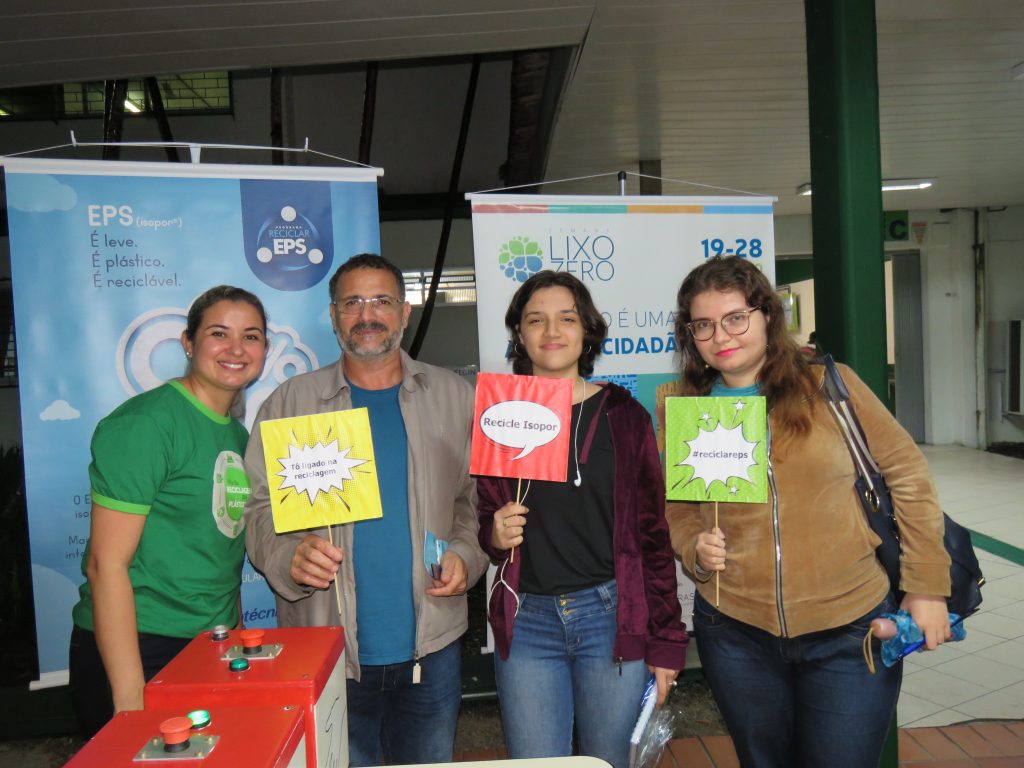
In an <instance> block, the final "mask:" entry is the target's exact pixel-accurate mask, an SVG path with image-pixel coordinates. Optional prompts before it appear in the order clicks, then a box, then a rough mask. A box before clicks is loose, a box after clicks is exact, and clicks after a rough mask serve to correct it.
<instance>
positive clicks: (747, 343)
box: [667, 257, 950, 768]
mask: <svg viewBox="0 0 1024 768" xmlns="http://www.w3.org/2000/svg"><path fill="white" fill-rule="evenodd" d="M676 342H677V344H678V347H679V349H680V351H681V354H682V364H683V370H682V388H683V393H682V394H684V395H696V396H713V397H714V396H719V397H742V396H752V395H763V396H764V397H765V398H766V399H767V403H768V478H769V488H770V494H769V499H768V501H767V503H765V504H721V505H719V509H718V520H719V526H718V527H715V524H714V520H715V517H714V514H715V512H714V505H712V504H710V503H705V504H696V503H670V504H669V505H668V510H667V516H668V521H669V526H670V528H671V531H672V545H673V547H674V548H675V550H676V552H678V553H679V555H680V557H681V558H682V562H683V568H684V570H685V571H687V573H688V574H689V575H690V576H691V578H693V579H694V580H695V582H696V583H697V594H696V598H695V603H694V613H693V621H694V631H695V635H696V638H697V645H698V649H699V653H700V657H701V663H702V667H703V671H704V676H705V679H706V680H707V681H708V683H709V685H710V686H711V690H712V692H713V693H714V696H715V699H716V701H717V702H718V704H719V707H720V709H721V711H722V715H723V717H724V719H725V722H726V725H727V726H728V728H729V733H730V734H731V736H732V738H733V743H734V744H735V746H736V751H737V753H738V755H739V758H740V763H741V764H742V765H744V766H756V767H757V768H773V767H778V768H784V767H785V768H792V767H793V766H807V767H808V768H810V767H811V766H829V768H845V767H848V768H867V767H869V766H874V765H877V764H878V762H879V759H880V756H881V752H882V748H883V746H884V743H885V739H886V734H887V732H888V729H889V724H890V722H891V721H892V718H893V713H894V711H895V706H896V699H897V697H898V695H899V690H900V680H901V675H902V667H901V665H900V664H897V665H896V666H894V667H892V668H886V667H885V666H884V665H883V664H882V663H881V662H880V660H879V659H878V657H879V643H878V641H877V639H872V641H871V642H872V647H871V649H870V652H872V653H873V654H874V655H875V657H876V661H877V663H876V665H875V666H876V668H877V670H878V671H877V674H872V673H871V672H870V671H869V669H868V667H867V665H866V664H865V659H864V656H863V653H864V649H863V643H864V640H865V636H866V635H867V633H868V629H869V626H870V622H871V620H872V619H873V618H875V617H876V616H878V615H879V614H881V613H885V612H894V611H895V610H896V609H897V608H898V607H900V606H897V605H896V600H895V598H894V596H893V594H892V593H891V592H890V587H889V580H888V578H887V577H886V575H885V572H884V571H883V570H882V567H881V565H880V564H879V563H878V560H877V558H876V557H875V546H876V545H877V543H878V539H877V536H875V534H874V533H873V532H872V531H871V530H870V528H869V527H868V523H867V520H866V519H865V516H864V512H863V510H862V508H861V506H860V504H859V502H858V499H857V497H856V495H855V492H854V479H855V477H856V472H855V469H854V465H853V461H852V458H851V456H850V454H849V452H848V450H847V447H846V442H845V440H844V439H843V436H842V433H841V432H840V430H839V426H838V425H837V424H836V422H835V420H834V419H833V417H832V415H831V412H830V411H829V409H828V406H827V405H826V401H825V399H824V396H823V394H822V387H823V381H824V379H823V377H824V369H823V367H822V366H820V365H815V364H813V363H812V362H811V361H810V360H809V359H808V358H807V357H806V356H805V355H803V354H801V352H800V349H799V347H798V346H797V345H796V343H795V342H794V341H793V340H792V338H791V337H790V336H789V334H788V333H787V331H786V322H785V314H784V311H783V307H782V303H781V302H780V300H779V298H778V297H777V295H776V293H775V291H774V289H773V288H772V286H771V284H770V283H769V282H768V279H767V278H766V277H765V276H764V274H763V273H762V272H761V271H760V270H759V269H757V267H755V266H754V265H753V264H751V263H750V262H749V261H748V260H746V259H742V258H736V257H726V258H720V257H716V258H712V259H709V260H708V261H706V262H704V263H703V264H701V265H700V266H699V267H697V268H696V269H694V270H693V271H692V272H690V274H689V275H687V277H686V279H685V280H684V281H683V284H682V286H681V287H680V289H679V295H678V306H677V314H676ZM842 375H843V379H844V381H845V383H846V385H847V388H848V389H849V390H850V394H851V398H852V404H853V406H854V408H855V410H856V412H857V415H858V417H859V419H860V421H861V423H862V425H863V427H864V429H865V431H866V433H867V437H868V440H869V442H870V446H871V450H872V452H873V454H874V456H875V459H876V460H877V461H878V464H879V465H880V467H881V469H882V471H883V472H884V474H885V477H886V480H887V481H888V484H889V487H890V489H891V491H892V497H893V501H894V503H895V505H896V510H897V515H898V518H899V522H900V530H901V532H902V534H903V551H904V557H903V561H902V587H903V588H904V589H905V590H906V592H907V595H906V597H905V598H904V600H903V602H902V607H903V608H905V609H907V610H908V611H909V612H910V614H911V615H912V616H913V618H914V619H915V621H916V622H917V624H918V626H919V627H921V629H922V630H923V631H924V633H925V637H926V639H927V647H928V648H929V649H933V648H935V647H936V645H938V644H940V643H942V642H943V640H945V639H948V637H949V631H950V630H949V621H948V616H947V613H946V602H945V599H944V597H943V595H948V594H949V558H948V556H947V554H946V551H945V549H944V547H943V544H942V531H943V523H942V513H941V511H940V509H939V506H938V501H937V498H936V493H935V488H934V485H933V483H932V479H931V475H930V473H929V470H928V466H927V464H926V462H925V459H924V456H923V455H922V454H921V452H920V450H919V449H918V448H917V446H916V445H915V444H914V441H913V440H912V439H911V437H910V435H908V434H907V433H906V431H905V430H904V429H903V428H902V427H901V426H900V425H899V424H898V423H897V422H896V420H895V419H894V418H893V417H892V416H891V415H890V413H889V411H888V410H887V409H886V408H885V406H884V405H882V403H881V402H880V401H879V400H878V399H877V398H876V397H875V396H874V395H873V394H872V392H871V390H870V389H868V387H867V386H866V385H865V384H864V383H863V382H861V381H860V379H858V378H857V376H856V375H855V374H854V373H853V371H851V370H850V369H849V368H846V367H845V366H842ZM716 574H717V578H718V580H719V587H718V592H717V594H718V595H719V602H718V605H717V606H716V605H715V604H714V601H715V597H716V589H715V587H714V585H713V584H712V577H713V576H715V575H716Z"/></svg>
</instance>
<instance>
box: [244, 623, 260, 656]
mask: <svg viewBox="0 0 1024 768" xmlns="http://www.w3.org/2000/svg"><path fill="white" fill-rule="evenodd" d="M264 634H265V633H264V631H263V630H262V629H243V630H242V631H241V632H240V633H239V637H241V638H242V653H244V654H246V655H250V656H251V655H252V654H254V653H259V652H260V651H262V650H263V635H264Z"/></svg>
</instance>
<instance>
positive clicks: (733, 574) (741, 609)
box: [666, 365, 950, 637]
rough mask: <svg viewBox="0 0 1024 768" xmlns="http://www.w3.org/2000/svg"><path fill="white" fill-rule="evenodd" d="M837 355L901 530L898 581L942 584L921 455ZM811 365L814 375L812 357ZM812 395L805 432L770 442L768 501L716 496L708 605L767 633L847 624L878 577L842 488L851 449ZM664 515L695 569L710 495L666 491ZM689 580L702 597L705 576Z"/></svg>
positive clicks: (945, 567)
mask: <svg viewBox="0 0 1024 768" xmlns="http://www.w3.org/2000/svg"><path fill="white" fill-rule="evenodd" d="M839 367H840V369H841V371H842V376H843V380H844V381H845V382H846V386H847V389H849V391H850V398H851V404H852V406H853V409H854V410H855V412H856V413H857V417H858V418H859V419H860V422H861V425H862V426H863V427H864V431H865V433H866V434H867V439H868V444H869V446H870V448H871V452H872V454H873V455H874V457H875V460H876V461H877V462H878V465H879V467H880V469H881V470H882V473H883V474H884V475H885V479H886V481H887V482H888V484H889V488H890V490H891V492H892V499H893V504H894V505H895V508H896V516H897V521H898V523H899V528H900V532H901V535H902V539H903V558H902V562H901V585H900V586H901V588H902V589H903V590H904V591H906V592H920V593H924V594H931V595H949V564H950V561H949V555H948V554H947V553H946V550H945V547H944V546H943V544H942V533H943V522H942V512H941V510H940V508H939V503H938V498H937V496H936V492H935V486H934V484H933V483H932V478H931V473H930V472H929V470H928V465H927V463H926V461H925V458H924V456H923V455H922V453H921V451H920V450H919V449H918V447H917V445H915V444H914V441H913V440H912V439H911V437H910V435H908V434H907V433H906V431H905V430H904V429H903V427H901V426H900V425H899V423H898V422H897V421H896V420H895V419H894V418H893V417H892V415H891V414H890V413H889V411H888V410H887V409H886V408H885V406H884V405H882V403H881V402H880V401H879V400H878V398H876V397H875V395H874V393H872V392H871V390H870V389H868V387H867V386H866V385H865V384H864V383H863V382H862V381H861V380H860V379H859V378H858V377H857V375H856V374H855V373H854V372H853V371H851V370H850V369H849V368H847V367H846V366H842V365H841V366H839ZM814 370H815V373H816V374H817V375H818V376H819V377H820V376H823V372H824V369H823V368H821V367H820V366H816V367H815V369H814ZM818 398H819V402H818V403H816V406H817V407H815V408H814V411H813V424H812V427H811V432H810V434H809V435H808V436H806V437H805V438H802V439H797V440H793V441H791V442H790V443H789V445H788V446H787V449H786V451H785V455H784V456H779V455H776V452H775V451H772V452H771V455H770V457H769V473H770V474H769V487H770V488H771V490H772V493H771V494H770V498H769V500H768V503H767V504H719V505H718V521H719V527H720V528H721V529H722V531H723V533H724V534H725V548H726V552H727V555H726V568H725V570H724V571H722V572H721V576H720V579H721V585H720V604H719V609H720V610H721V611H722V613H724V614H726V615H727V616H730V617H732V618H734V619H738V620H739V621H742V622H745V623H747V624H752V625H754V626H755V627H759V628H761V629H763V630H765V631H766V632H770V633H772V634H773V635H776V636H786V637H796V636H799V635H803V634H806V633H808V632H816V631H819V630H823V629H829V628H832V627H838V626H842V625H844V624H847V623H849V622H850V621H852V620H854V619H856V618H858V617H860V616H863V615H864V614H866V613H867V612H868V611H870V610H871V609H872V608H873V607H875V606H876V605H877V604H878V603H880V602H881V601H882V598H883V597H885V595H886V592H887V591H888V589H889V582H888V579H887V578H886V576H885V573H884V571H883V570H882V567H881V565H880V564H879V563H878V560H877V559H876V557H875V551H874V550H875V547H876V546H877V544H878V537H877V536H876V535H875V533H874V532H873V531H872V530H871V529H870V527H869V526H868V523H867V520H866V518H865V516H864V512H863V510H862V508H861V506H860V504H859V502H858V500H857V497H856V495H855V492H854V487H853V483H854V480H855V478H856V470H855V469H854V465H853V460H852V459H851V457H850V454H849V451H848V450H847V447H846V443H845V442H844V440H843V436H842V433H841V432H840V431H839V427H838V425H837V424H836V422H835V419H834V418H833V416H832V414H831V412H830V411H829V409H828V406H827V405H826V403H825V401H824V399H823V397H822V395H821V394H820V389H819V395H818ZM769 421H770V419H769ZM666 517H667V518H668V523H669V528H670V530H671V534H672V547H673V549H675V550H676V552H677V553H678V554H679V555H680V557H681V558H682V562H683V569H684V570H685V571H686V572H687V574H688V575H689V576H690V577H691V578H693V579H695V580H696V575H695V570H694V560H695V558H696V545H697V535H698V534H699V533H700V532H701V531H704V530H707V529H710V528H712V527H713V525H714V504H711V503H702V504H696V503H681V502H675V503H670V504H669V505H668V507H667V509H666ZM697 589H698V590H699V591H700V593H701V595H703V596H704V598H705V599H707V600H708V601H709V602H710V603H711V604H712V605H713V604H714V600H715V584H714V579H711V580H709V581H707V582H705V583H698V585H697Z"/></svg>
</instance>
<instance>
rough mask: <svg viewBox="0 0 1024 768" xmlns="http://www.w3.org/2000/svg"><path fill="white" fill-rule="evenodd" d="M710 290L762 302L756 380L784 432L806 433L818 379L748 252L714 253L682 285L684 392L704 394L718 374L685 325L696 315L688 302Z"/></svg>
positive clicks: (679, 316) (678, 330) (679, 332)
mask: <svg viewBox="0 0 1024 768" xmlns="http://www.w3.org/2000/svg"><path fill="white" fill-rule="evenodd" d="M707 291H719V292H723V293H724V292H727V291H737V292H738V293H741V294H743V297H744V299H745V300H746V302H747V306H748V307H760V308H761V310H762V311H763V312H764V316H765V320H766V323H767V327H766V329H765V333H766V335H767V337H768V350H767V354H766V357H765V361H764V365H763V366H762V367H761V370H760V371H759V372H758V374H757V382H758V384H759V385H760V386H761V392H762V394H764V396H765V398H766V399H767V401H768V408H769V410H771V411H772V414H773V416H774V422H773V423H778V424H779V426H780V427H781V428H782V430H783V432H788V433H790V434H806V433H807V432H808V431H809V430H810V427H811V419H810V409H811V407H813V401H812V396H813V394H814V392H815V390H816V389H817V382H816V381H815V377H814V375H813V373H812V372H811V367H810V364H809V363H808V360H807V358H806V357H805V356H804V355H803V354H801V353H800V348H799V347H798V346H797V344H796V342H795V341H793V338H792V337H791V336H790V335H789V332H788V331H787V330H786V312H785V310H784V309H783V306H782V301H781V300H780V299H779V295H778V294H777V293H776V292H775V289H774V287H772V284H771V283H770V282H769V281H768V278H767V277H765V276H764V273H763V272H762V271H761V270H760V269H758V268H757V267H756V266H755V265H754V264H752V263H751V262H750V261H748V260H747V259H744V258H740V257H737V256H725V257H722V256H714V257H712V258H710V259H708V260H707V261H705V262H704V263H703V264H701V265H700V266H699V267H695V268H694V269H693V270H691V271H690V273H689V274H688V275H687V276H686V278H685V279H684V280H683V284H682V285H681V286H680V287H679V293H678V295H677V296H676V319H675V335H676V345H677V346H678V347H679V352H680V356H681V359H682V378H683V394H685V395H706V394H707V393H708V392H710V391H711V387H712V385H713V384H714V383H715V380H716V379H718V376H719V373H718V371H716V370H715V369H714V368H711V367H710V366H708V365H707V364H705V362H704V358H702V357H701V355H700V352H699V351H698V350H697V344H696V342H695V341H694V338H693V334H691V333H690V329H689V328H687V323H689V322H690V321H691V320H692V319H693V318H692V317H691V315H690V305H691V304H692V303H693V300H694V299H695V298H696V297H697V296H698V295H699V294H701V293H705V292H707ZM808 403H811V406H810V407H808Z"/></svg>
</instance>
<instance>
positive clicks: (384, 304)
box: [331, 296, 399, 315]
mask: <svg viewBox="0 0 1024 768" xmlns="http://www.w3.org/2000/svg"><path fill="white" fill-rule="evenodd" d="M331 303H332V304H333V305H334V306H336V307H337V308H338V311H339V312H341V314H343V315H360V314H362V312H363V307H369V308H370V311H371V312H374V313H379V314H383V313H385V312H394V311H395V310H396V309H397V308H398V305H399V301H398V299H396V298H395V297H394V296H370V297H369V298H364V297H362V296H349V297H348V298H345V299H339V300H338V301H332V302H331Z"/></svg>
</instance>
